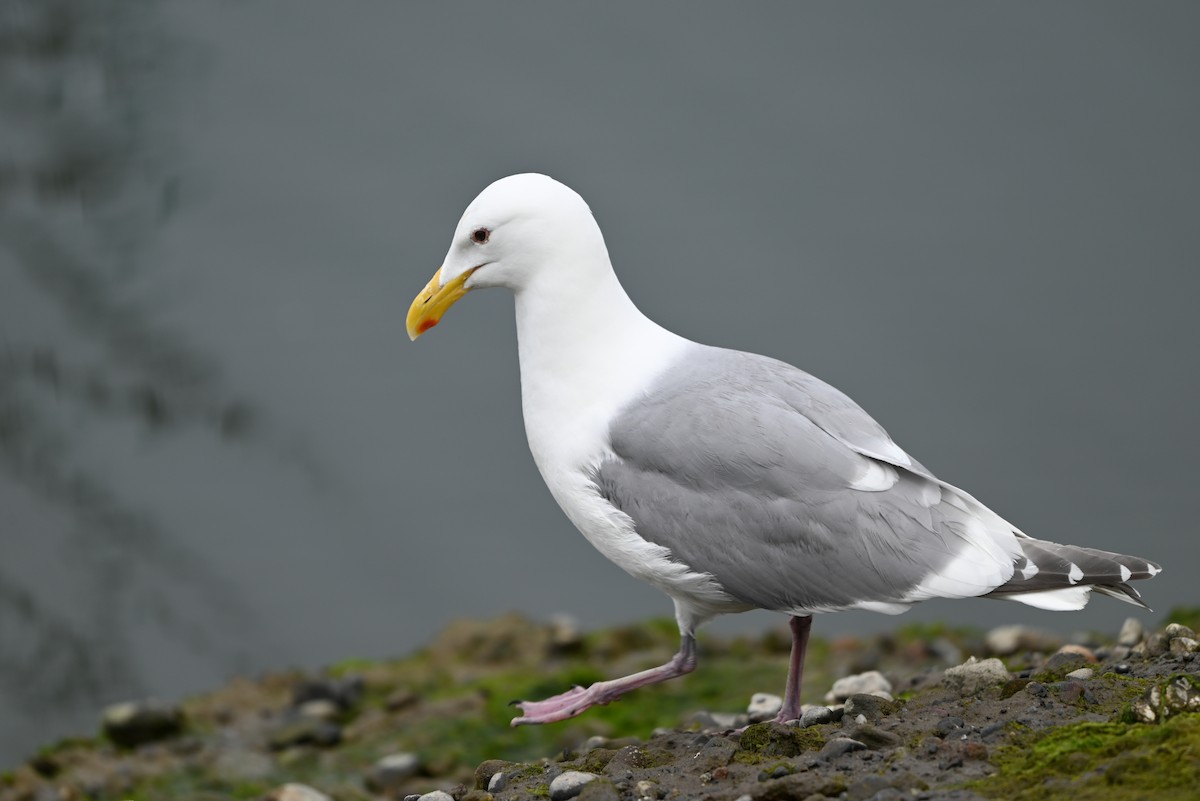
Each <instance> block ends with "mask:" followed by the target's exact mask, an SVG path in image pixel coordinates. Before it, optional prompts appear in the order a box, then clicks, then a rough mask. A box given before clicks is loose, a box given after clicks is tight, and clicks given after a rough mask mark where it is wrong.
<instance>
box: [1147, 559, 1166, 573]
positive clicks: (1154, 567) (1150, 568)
mask: <svg viewBox="0 0 1200 801" xmlns="http://www.w3.org/2000/svg"><path fill="white" fill-rule="evenodd" d="M1146 570H1148V571H1149V572H1150V575H1151V576H1157V575H1158V574H1159V573H1161V572H1162V568H1161V567H1158V566H1157V565H1152V564H1150V563H1149V562H1147V563H1146Z"/></svg>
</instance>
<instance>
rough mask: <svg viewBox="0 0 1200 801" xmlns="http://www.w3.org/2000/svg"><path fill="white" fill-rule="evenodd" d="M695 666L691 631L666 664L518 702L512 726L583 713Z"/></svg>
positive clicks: (681, 673) (565, 717)
mask: <svg viewBox="0 0 1200 801" xmlns="http://www.w3.org/2000/svg"><path fill="white" fill-rule="evenodd" d="M695 669H696V640H695V639H694V638H693V637H692V635H691V634H685V635H683V642H682V643H680V645H679V653H677V654H675V656H673V657H672V658H671V661H670V662H668V663H667V664H665V665H659V666H658V667H656V668H650V669H649V670H643V671H642V672H641V673H634V674H633V675H632V676H625V677H624V678H620V679H613V680H611V681H598V682H596V683H595V684H593V685H592V686H591V687H588V688H586V689H585V688H583V687H575V688H574V689H571V690H568V691H567V692H565V693H563V694H562V695H556V696H554V697H553V698H547V699H546V700H545V701H517V702H515V706H517V707H519V708H520V709H521V713H522V715H521V717H519V718H514V719H513V722H512V725H514V726H520V725H521V724H522V723H553V722H555V721H557V720H566V719H567V718H573V717H575V716H576V715H578V714H580V713H582V712H583V711H584V710H587V709H590V708H591V707H593V706H603V705H604V704H607V703H609V702H611V701H615V700H617V699H618V698H620V697H621V696H622V695H624V694H625V693H627V692H629V691H630V690H636V689H638V688H639V687H646V686H648V685H651V684H658V683H659V682H660V681H666V680H667V679H674V678H677V677H679V676H683V675H685V674H687V673H691V672H692V671H693V670H695Z"/></svg>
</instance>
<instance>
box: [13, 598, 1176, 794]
mask: <svg viewBox="0 0 1200 801" xmlns="http://www.w3.org/2000/svg"><path fill="white" fill-rule="evenodd" d="M1197 617H1200V615H1198V614H1197V610H1181V611H1180V612H1178V613H1176V614H1175V615H1174V616H1173V618H1174V619H1173V622H1174V625H1172V626H1170V627H1169V628H1168V627H1166V626H1165V622H1166V621H1164V625H1163V626H1162V627H1161V628H1159V629H1157V630H1143V629H1142V628H1141V626H1140V625H1135V624H1128V625H1127V626H1126V627H1124V628H1122V629H1121V631H1120V633H1119V634H1118V633H1117V632H1115V631H1114V632H1109V633H1102V634H1098V635H1095V636H1091V637H1088V638H1086V642H1082V643H1076V644H1070V643H1063V642H1061V641H1059V640H1058V639H1057V638H1056V637H1054V635H1052V634H1046V633H1043V632H1032V631H1026V630H1020V629H1013V630H1008V631H1005V632H1003V635H1004V636H1001V633H1000V632H999V630H997V631H996V632H991V633H984V632H980V631H971V630H950V629H945V628H942V627H937V626H928V625H925V626H914V627H908V628H900V629H899V630H898V631H897V633H895V634H894V635H889V636H880V637H872V638H865V639H843V640H837V641H832V642H830V641H824V640H814V641H813V643H812V645H811V646H810V651H809V665H808V670H807V674H806V683H805V687H806V691H805V696H806V697H805V700H806V701H810V702H812V703H813V704H820V705H822V706H819V707H817V708H814V709H811V710H809V711H808V712H806V715H805V718H804V722H805V723H806V724H811V725H803V726H783V725H779V724H775V723H756V724H752V725H749V727H748V728H745V729H744V730H742V731H733V729H737V728H740V727H744V726H746V725H747V723H749V722H750V721H749V720H748V719H747V716H746V715H745V711H746V709H747V703H748V701H749V700H750V697H751V695H752V694H753V693H755V692H760V691H772V690H775V689H777V688H778V687H780V686H781V685H782V681H783V677H784V675H785V674H786V670H787V646H788V642H787V640H786V639H785V638H784V637H783V636H782V632H779V633H771V634H768V635H765V636H762V637H753V638H737V639H720V638H712V637H710V638H705V639H703V640H702V642H701V649H702V661H701V667H700V669H699V670H697V671H696V672H695V673H693V674H692V675H690V676H687V677H685V678H683V679H681V680H678V681H675V682H671V683H668V684H666V685H662V686H659V687H653V688H647V689H645V690H641V691H638V692H637V693H635V694H633V695H631V696H628V697H627V698H626V699H624V700H622V701H620V702H618V703H614V704H611V705H609V706H607V707H604V708H600V709H595V710H592V711H589V712H588V713H586V714H585V715H583V716H581V717H579V718H576V719H573V720H570V721H566V722H564V723H561V724H555V725H550V726H542V727H521V728H518V729H513V728H510V727H509V725H508V723H509V720H510V719H511V717H512V716H513V709H512V708H511V707H510V706H509V705H508V704H509V702H510V701H511V700H513V699H518V698H537V697H542V696H546V695H550V694H553V693H556V692H560V691H561V690H563V689H565V688H566V687H569V686H571V685H573V684H587V683H589V682H592V681H595V680H598V679H602V678H606V677H609V676H612V675H618V674H623V673H627V672H630V671H632V670H636V669H641V668H644V667H647V666H650V665H653V664H658V663H661V662H662V661H664V660H665V659H666V658H668V657H669V656H670V654H671V653H672V652H673V650H674V648H675V646H676V644H677V635H676V633H675V631H674V625H673V623H671V622H669V621H654V622H651V623H647V624H645V625H641V626H633V627H625V628H617V629H610V630H605V631H599V632H593V633H590V634H581V633H580V632H578V631H576V630H575V629H574V628H573V627H571V626H570V625H568V624H565V623H562V622H557V623H536V622H531V621H528V620H526V619H523V618H521V617H518V616H515V615H509V616H504V617H501V618H497V619H494V620H489V621H480V622H470V621H464V622H460V623H457V624H455V625H452V626H451V627H450V628H448V629H447V630H446V631H445V632H443V633H442V635H441V636H440V637H439V638H438V639H437V640H436V641H435V642H433V643H432V644H431V645H430V646H429V647H427V648H425V649H423V650H422V651H420V652H418V653H416V654H413V655H412V656H409V657H406V658H404V659H398V660H395V661H389V662H369V661H359V660H349V661H346V662H343V663H341V664H339V665H335V666H333V667H331V668H329V669H328V670H326V671H324V672H322V673H321V674H320V675H315V676H314V675H303V674H300V673H284V674H276V675H270V676H265V677H261V678H259V679H255V680H250V679H240V680H237V681H234V682H232V683H231V684H229V685H228V686H226V687H223V688H221V689H219V690H217V691H215V692H213V693H211V694H208V695H205V696H200V697H196V698H192V699H189V700H187V701H185V702H183V703H182V704H179V705H178V706H175V705H170V704H148V703H135V704H132V705H129V706H127V707H125V708H123V709H114V710H109V712H108V714H107V718H106V726H105V728H104V729H103V730H102V731H101V732H100V733H99V734H97V735H95V736H92V737H85V738H77V739H72V740H67V741H64V742H62V743H58V744H56V745H54V746H49V747H47V748H44V749H42V750H41V751H39V752H38V753H37V754H34V755H31V757H30V758H29V760H27V761H26V762H25V763H23V764H21V765H17V766H14V767H13V768H12V769H11V770H9V771H7V772H5V773H4V774H3V776H2V778H0V801H49V799H64V800H65V799H97V801H107V800H108V799H138V801H141V800H142V799H146V800H149V799H192V801H224V800H225V799H253V798H275V799H281V801H283V800H286V801H293V800H294V801H300V800H301V799H304V800H305V801H307V800H308V799H312V800H313V801H316V799H321V798H332V799H337V800H338V801H359V800H363V801H365V800H366V799H372V801H377V800H379V799H400V798H405V797H406V796H408V795H411V794H421V793H427V792H430V791H434V790H441V791H444V792H446V793H449V795H450V796H451V797H452V798H455V799H458V801H483V800H484V799H488V798H493V799H496V800H497V801H506V799H534V798H546V797H552V796H553V797H555V798H565V797H571V795H564V793H569V794H572V795H574V794H578V797H579V798H583V799H589V798H590V799H593V800H594V799H641V798H652V799H660V798H662V799H692V798H697V799H713V801H717V800H719V799H729V800H730V801H733V800H734V799H790V798H796V799H806V798H807V799H814V800H815V799H817V798H821V797H826V798H830V797H837V798H846V799H850V801H865V800H866V799H877V801H888V799H892V801H895V800H896V799H900V798H953V799H968V798H979V797H984V798H996V799H1034V798H1037V799H1045V798H1071V799H1073V801H1089V800H1090V799H1101V798H1103V799H1110V798H1111V799H1141V798H1146V799H1151V798H1153V799H1184V798H1188V799H1191V798H1194V797H1195V788H1196V787H1200V677H1198V670H1200V655H1198V654H1197V652H1196V646H1195V643H1196V638H1195V634H1194V628H1195V626H1196V624H1197V623H1200V620H1197V619H1196V618H1197ZM1060 646H1062V647H1060ZM971 656H977V657H980V658H981V659H982V660H983V661H978V662H974V661H972V662H969V663H968V664H965V665H962V666H961V667H960V664H961V663H964V662H966V661H967V659H968V657H971ZM996 657H1000V659H1001V660H1002V661H995V659H996ZM864 671H879V672H880V675H879V676H878V679H877V680H876V679H872V681H883V682H885V684H884V685H883V686H885V687H887V688H889V689H890V692H889V691H888V690H883V691H880V690H879V687H878V686H876V687H874V689H868V690H867V691H868V692H875V694H874V695H863V694H857V695H854V694H852V695H850V697H849V698H847V699H844V700H843V699H841V698H838V699H836V700H835V701H834V702H827V701H825V695H826V692H827V691H829V690H830V688H831V685H832V684H833V681H834V679H838V678H841V677H844V676H847V675H851V674H860V673H863V672H864ZM865 675H867V676H872V675H875V674H865ZM846 686H850V685H846ZM864 687H866V685H864ZM849 692H855V691H854V690H851V691H849ZM756 703H757V704H758V705H759V706H760V707H761V705H762V704H763V703H766V704H768V706H769V703H770V701H769V699H767V700H766V701H763V700H762V699H758V700H757V701H756ZM825 704H828V706H825ZM581 777H582V778H581ZM572 782H580V783H579V784H572ZM489 788H490V790H489ZM440 797H442V798H444V796H440Z"/></svg>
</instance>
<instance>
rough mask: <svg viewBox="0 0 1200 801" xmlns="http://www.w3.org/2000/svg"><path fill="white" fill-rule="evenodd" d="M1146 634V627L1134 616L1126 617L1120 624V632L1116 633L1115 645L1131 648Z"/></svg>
mask: <svg viewBox="0 0 1200 801" xmlns="http://www.w3.org/2000/svg"><path fill="white" fill-rule="evenodd" d="M1145 636H1146V627H1145V626H1143V625H1142V621H1140V620H1138V619H1137V618H1136V617H1127V618H1125V622H1124V623H1122V624H1121V632H1120V633H1119V634H1117V645H1123V646H1125V647H1126V648H1132V647H1133V646H1135V645H1137V644H1138V643H1139V642H1141V641H1142V639H1143V638H1144V637H1145Z"/></svg>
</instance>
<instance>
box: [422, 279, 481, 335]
mask: <svg viewBox="0 0 1200 801" xmlns="http://www.w3.org/2000/svg"><path fill="white" fill-rule="evenodd" d="M476 269H478V268H476ZM474 272H475V270H474V269H472V270H467V271H466V272H465V273H463V274H462V275H460V276H458V277H457V278H455V279H454V280H452V281H450V282H449V283H448V284H445V285H442V268H441V267H439V268H438V271H437V272H436V273H434V274H433V278H430V279H429V283H428V284H426V285H425V288H424V289H422V290H421V292H420V294H418V295H417V296H416V297H415V298H414V299H413V302H412V305H411V306H409V307H408V319H407V320H406V321H405V326H406V327H407V328H408V338H409V339H413V340H415V339H416V338H417V337H419V336H421V334H424V333H425V332H426V331H428V330H429V329H430V328H433V327H434V326H435V325H437V324H438V322H440V321H441V319H442V315H443V314H445V313H446V309H449V308H450V307H451V306H453V305H454V304H455V303H457V302H458V299H459V298H461V297H462V296H463V295H465V294H467V292H468V291H469V290H468V289H467V288H466V287H465V286H463V284H465V283H466V282H467V279H468V278H470V277H471V274H472V273H474Z"/></svg>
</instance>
